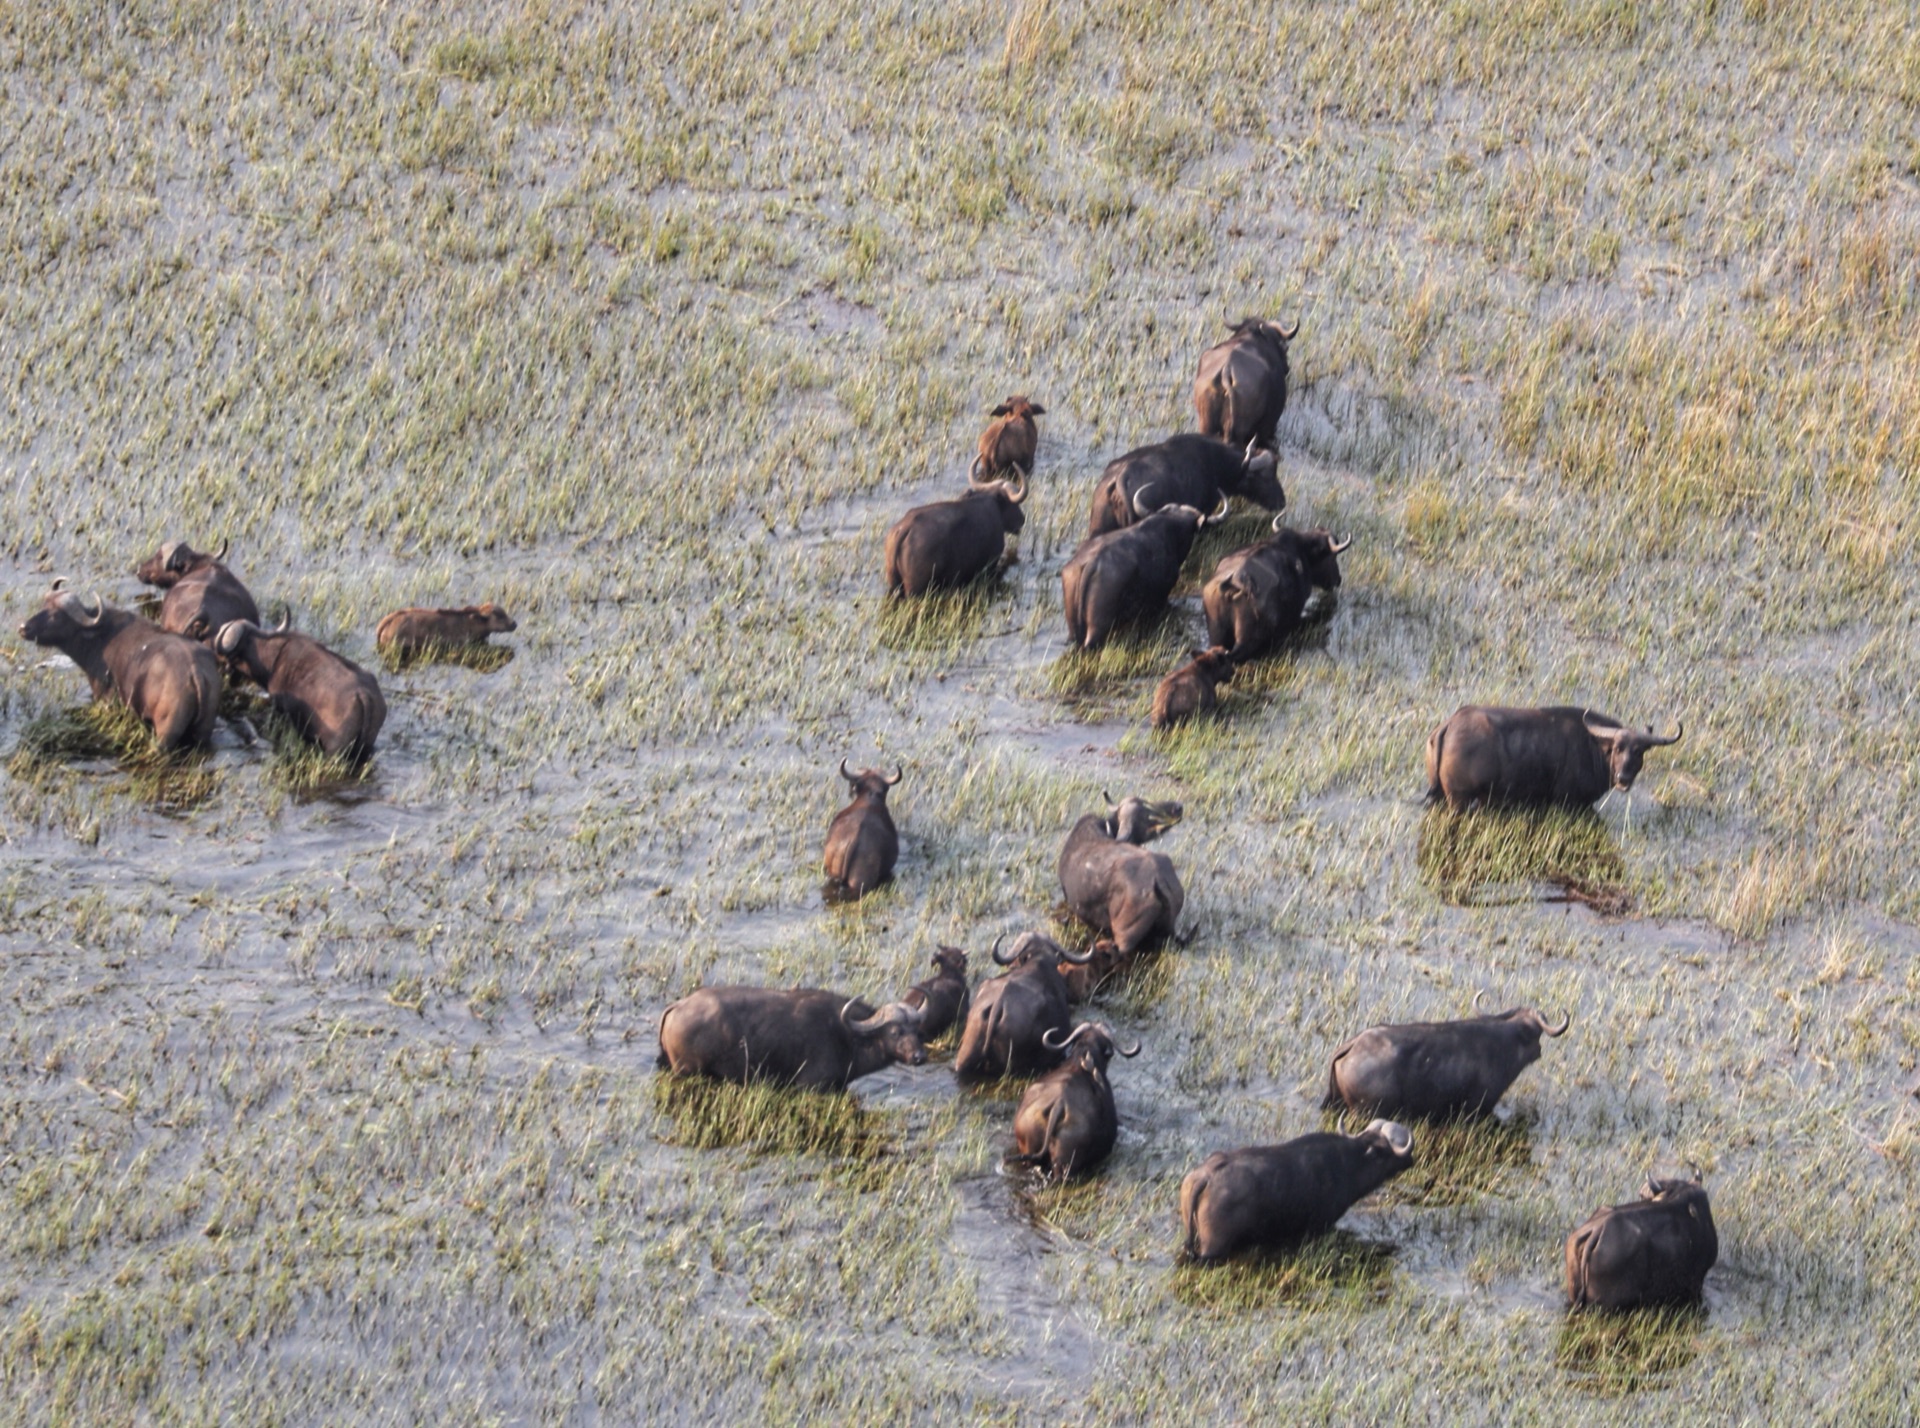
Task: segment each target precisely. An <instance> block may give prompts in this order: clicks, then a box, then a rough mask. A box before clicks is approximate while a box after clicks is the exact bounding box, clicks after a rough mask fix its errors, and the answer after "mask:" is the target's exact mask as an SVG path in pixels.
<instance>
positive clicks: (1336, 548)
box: [1327, 532, 1353, 555]
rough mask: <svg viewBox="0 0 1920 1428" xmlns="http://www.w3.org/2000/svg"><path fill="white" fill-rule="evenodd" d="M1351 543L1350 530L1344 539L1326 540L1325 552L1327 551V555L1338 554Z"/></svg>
mask: <svg viewBox="0 0 1920 1428" xmlns="http://www.w3.org/2000/svg"><path fill="white" fill-rule="evenodd" d="M1352 544H1353V535H1352V533H1351V532H1349V533H1348V535H1347V538H1346V539H1345V540H1330V541H1328V542H1327V553H1328V554H1329V555H1338V554H1340V552H1341V551H1343V550H1345V549H1346V548H1347V547H1348V546H1350V545H1352Z"/></svg>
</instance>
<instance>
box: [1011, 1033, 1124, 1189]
mask: <svg viewBox="0 0 1920 1428" xmlns="http://www.w3.org/2000/svg"><path fill="white" fill-rule="evenodd" d="M1056 1039H1057V1038H1056V1037H1055V1035H1054V1033H1053V1032H1048V1033H1047V1034H1046V1036H1045V1038H1044V1040H1045V1041H1046V1043H1047V1045H1048V1046H1053V1045H1054V1044H1055V1042H1056ZM1057 1040H1058V1046H1059V1050H1060V1051H1061V1052H1062V1053H1064V1054H1065V1055H1066V1057H1067V1060H1066V1061H1065V1062H1064V1063H1063V1064H1062V1065H1060V1066H1056V1067H1055V1068H1054V1069H1053V1070H1051V1071H1049V1072H1047V1074H1046V1075H1044V1076H1042V1077H1041V1078H1040V1079H1039V1080H1038V1081H1035V1082H1034V1083H1033V1084H1032V1085H1031V1086H1029V1087H1027V1090H1026V1094H1025V1095H1023V1096H1021V1098H1020V1106H1019V1109H1018V1110H1016V1111H1015V1112H1014V1113H1013V1142H1014V1154H1013V1155H1012V1156H1011V1157H1009V1159H1011V1160H1013V1161H1016V1162H1018V1163H1021V1164H1025V1165H1032V1166H1035V1167H1037V1168H1038V1169H1039V1170H1040V1171H1041V1173H1042V1174H1044V1175H1046V1176H1047V1177H1048V1178H1049V1179H1054V1180H1066V1179H1069V1178H1070V1177H1072V1176H1075V1175H1079V1174H1081V1173H1083V1172H1085V1171H1088V1170H1091V1169H1093V1167H1094V1166H1096V1165H1098V1164H1099V1163H1100V1162H1101V1161H1103V1160H1105V1159H1106V1158H1107V1157H1108V1156H1109V1155H1111V1154H1112V1153H1113V1143H1114V1141H1115V1140H1116V1139H1118V1137H1119V1134H1120V1115H1119V1112H1118V1111H1116V1110H1115V1109H1114V1104H1113V1084H1112V1083H1111V1082H1110V1081H1108V1079H1107V1063H1108V1062H1109V1061H1111V1060H1113V1057H1114V1054H1115V1053H1116V1052H1118V1053H1119V1054H1120V1055H1121V1056H1138V1055H1139V1054H1140V1044H1139V1043H1138V1042H1135V1043H1134V1044H1133V1045H1132V1046H1130V1047H1122V1046H1120V1045H1118V1044H1117V1043H1115V1041H1114V1039H1113V1029H1112V1028H1111V1027H1109V1026H1106V1025H1105V1024H1103V1023H1098V1022H1082V1023H1081V1024H1080V1025H1079V1026H1076V1027H1075V1028H1074V1029H1073V1031H1072V1033H1071V1034H1070V1035H1068V1036H1066V1037H1065V1038H1059V1039H1057Z"/></svg>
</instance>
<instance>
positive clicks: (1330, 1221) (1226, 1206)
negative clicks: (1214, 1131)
mask: <svg viewBox="0 0 1920 1428" xmlns="http://www.w3.org/2000/svg"><path fill="white" fill-rule="evenodd" d="M1412 1164H1413V1132H1412V1131H1410V1130H1408V1129H1407V1128H1406V1127H1405V1126H1403V1125H1399V1124H1397V1123H1396V1122H1393V1121H1375V1122H1374V1123H1373V1124H1372V1125H1370V1126H1368V1127H1367V1128H1366V1129H1365V1130H1363V1131H1361V1132H1360V1133H1359V1134H1358V1135H1340V1134H1338V1133H1337V1132H1330V1131H1322V1132H1318V1133H1316V1134H1313V1135H1303V1136H1299V1137H1297V1138H1295V1139H1293V1140H1290V1141H1287V1142H1285V1143H1284V1144H1281V1145H1256V1146H1248V1147H1245V1148H1244V1149H1241V1150H1221V1151H1215V1152H1214V1153H1213V1154H1212V1155H1210V1156H1208V1157H1207V1158H1206V1159H1205V1160H1204V1161H1202V1162H1201V1163H1200V1164H1199V1165H1198V1166H1196V1167H1195V1168H1194V1169H1193V1170H1191V1171H1189V1172H1188V1173H1187V1178H1186V1179H1185V1180H1183V1181H1181V1182H1180V1224H1181V1228H1182V1229H1183V1230H1184V1232H1185V1244H1184V1251H1185V1253H1186V1255H1187V1257H1188V1258H1189V1259H1192V1260H1198V1261H1200V1262H1202V1263H1206V1262H1210V1261H1213V1260H1218V1259H1224V1258H1225V1257H1226V1256H1228V1255H1231V1254H1237V1253H1239V1252H1240V1251H1241V1250H1245V1249H1253V1248H1256V1247H1259V1246H1270V1247H1284V1246H1292V1245H1295V1244H1298V1243H1299V1242H1300V1241H1301V1240H1304V1239H1306V1238H1308V1237H1309V1236H1312V1235H1319V1234H1325V1233H1326V1232H1327V1231H1328V1230H1330V1229H1332V1228H1333V1227H1334V1226H1335V1225H1336V1224H1338V1223H1339V1222H1340V1217H1341V1216H1342V1215H1344V1214H1346V1213H1347V1211H1348V1210H1349V1209H1350V1208H1351V1207H1352V1206H1353V1205H1354V1203H1355V1202H1356V1201H1359V1200H1362V1199H1364V1198H1365V1197H1367V1196H1368V1195H1371V1194H1372V1193H1373V1192H1374V1191H1375V1190H1378V1189H1379V1188H1380V1187H1381V1186H1382V1185H1384V1184H1386V1183H1387V1181H1389V1180H1391V1179H1393V1177H1394V1176H1396V1175H1398V1174H1399V1173H1400V1172H1401V1171H1403V1170H1405V1169H1406V1168H1407V1167H1408V1166H1410V1165H1412Z"/></svg>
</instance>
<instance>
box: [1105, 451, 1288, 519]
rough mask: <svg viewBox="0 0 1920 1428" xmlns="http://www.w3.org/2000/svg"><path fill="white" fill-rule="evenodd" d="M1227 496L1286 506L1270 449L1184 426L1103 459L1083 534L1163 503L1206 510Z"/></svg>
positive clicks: (1272, 506) (1140, 515) (1141, 515)
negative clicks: (1176, 433)
mask: <svg viewBox="0 0 1920 1428" xmlns="http://www.w3.org/2000/svg"><path fill="white" fill-rule="evenodd" d="M1228 496H1244V497H1246V498H1247V499H1248V500H1249V501H1252V502H1253V503H1254V504H1255V505H1259V506H1264V507H1266V509H1268V510H1269V511H1277V510H1279V509H1280V508H1281V507H1283V506H1285V505H1286V504H1287V493H1286V492H1285V491H1283V490H1281V489H1280V478H1279V477H1278V476H1277V475H1275V474H1274V461H1273V453H1272V452H1271V451H1255V450H1254V449H1253V448H1252V447H1251V446H1248V447H1246V448H1245V449H1244V450H1243V449H1242V448H1241V447H1239V446H1230V445H1228V444H1227V443H1226V442H1224V441H1215V440H1214V439H1213V438H1212V437H1210V436H1196V435H1195V434H1194V433H1192V432H1190V431H1189V432H1182V433H1181V434H1180V435H1179V436H1170V437H1168V438H1167V439H1166V440H1165V441H1162V442H1156V443H1155V444H1154V445H1152V446H1142V447H1140V448H1139V449H1138V450H1135V451H1129V452H1128V453H1127V454H1126V455H1125V456H1117V457H1115V458H1114V459H1113V460H1112V461H1110V462H1108V463H1107V469H1106V470H1105V471H1104V472H1102V473H1101V475H1100V484H1099V485H1098V486H1096V487H1094V490H1093V514H1092V516H1091V517H1090V518H1089V519H1088V521H1087V534H1088V535H1090V536H1097V535H1105V534H1106V533H1107V532H1109V531H1117V530H1121V529H1124V528H1125V527H1127V526H1130V525H1132V524H1134V522H1136V521H1139V520H1143V519H1145V518H1146V516H1147V515H1149V514H1150V513H1151V512H1153V511H1155V510H1158V509H1159V508H1160V507H1162V506H1193V507H1196V508H1197V509H1199V510H1202V511H1210V510H1212V509H1213V508H1214V507H1215V506H1219V505H1220V504H1221V503H1222V502H1223V501H1224V500H1225V499H1226V498H1227V497H1228ZM1223 513H1224V512H1223Z"/></svg>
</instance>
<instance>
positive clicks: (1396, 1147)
mask: <svg viewBox="0 0 1920 1428" xmlns="http://www.w3.org/2000/svg"><path fill="white" fill-rule="evenodd" d="M1375 1131H1379V1132H1380V1134H1381V1135H1383V1136H1385V1137H1386V1141H1387V1144H1388V1145H1389V1146H1391V1147H1392V1148H1393V1153H1394V1154H1395V1155H1405V1154H1407V1153H1408V1152H1409V1151H1411V1150H1412V1149H1413V1132H1412V1131H1410V1130H1408V1129H1407V1128H1406V1127H1405V1126H1403V1125H1401V1124H1400V1123H1399V1122H1398V1121H1373V1122H1371V1123H1370V1124H1369V1125H1368V1126H1367V1128H1366V1129H1365V1130H1364V1131H1362V1132H1360V1134H1362V1135H1371V1134H1372V1133H1373V1132H1375Z"/></svg>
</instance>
